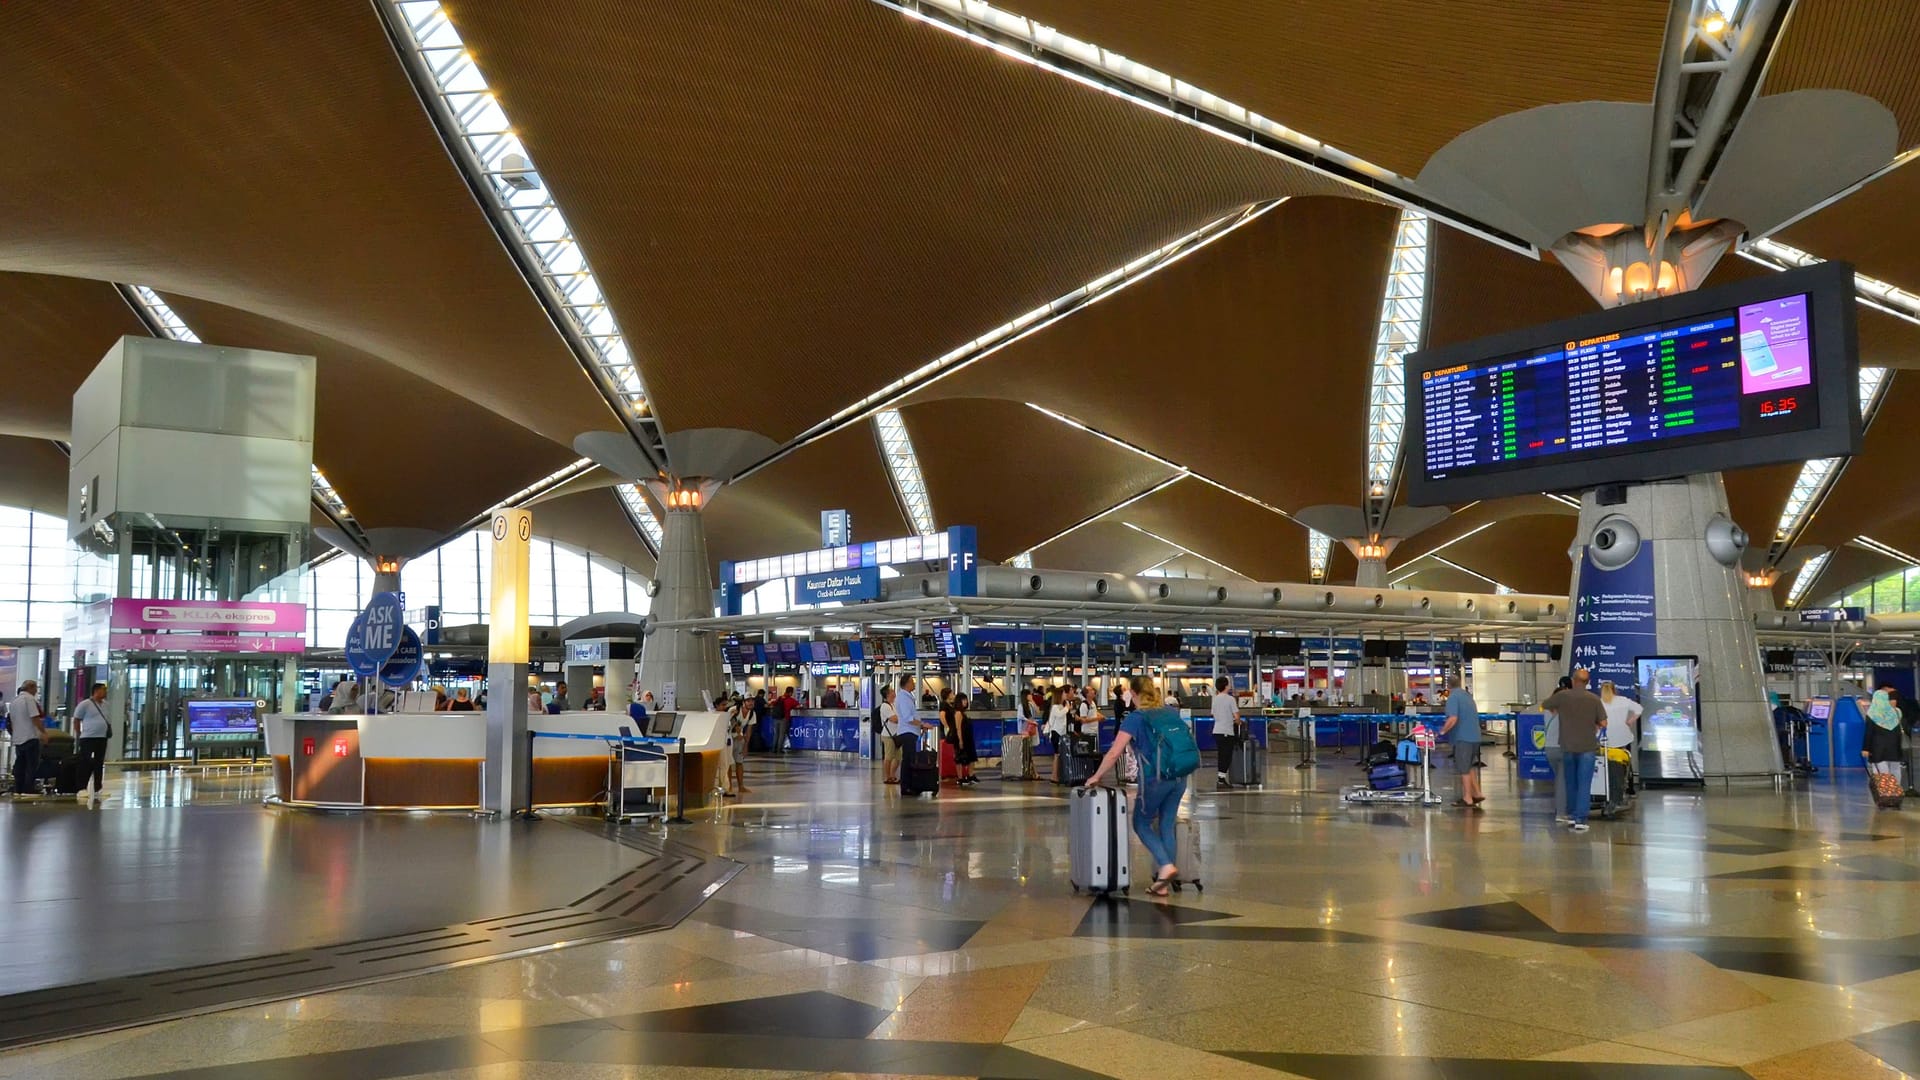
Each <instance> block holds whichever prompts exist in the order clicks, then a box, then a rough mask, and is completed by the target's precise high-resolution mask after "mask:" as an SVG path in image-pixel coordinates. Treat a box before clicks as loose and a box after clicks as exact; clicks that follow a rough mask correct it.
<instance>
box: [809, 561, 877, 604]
mask: <svg viewBox="0 0 1920 1080" xmlns="http://www.w3.org/2000/svg"><path fill="white" fill-rule="evenodd" d="M879 598H880V568H879V567H877V566H860V567H855V568H853V569H849V570H825V571H822V572H820V573H817V574H801V575H799V576H798V577H796V578H794V579H793V602H794V603H796V604H832V603H840V604H848V603H853V602H854V601H857V600H878V599H879Z"/></svg>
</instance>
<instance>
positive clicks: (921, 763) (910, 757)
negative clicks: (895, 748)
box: [900, 746, 940, 796]
mask: <svg viewBox="0 0 1920 1080" xmlns="http://www.w3.org/2000/svg"><path fill="white" fill-rule="evenodd" d="M905 757H906V760H905V761H904V762H903V763H902V765H901V768H900V791H901V793H902V794H904V795H935V796H937V795H939V794H940V755H939V753H937V752H935V751H933V750H926V749H922V748H919V747H917V746H916V747H915V748H913V749H911V750H908V751H907V752H906V755H905Z"/></svg>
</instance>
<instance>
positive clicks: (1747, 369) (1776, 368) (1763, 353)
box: [1739, 293, 1813, 394]
mask: <svg viewBox="0 0 1920 1080" xmlns="http://www.w3.org/2000/svg"><path fill="white" fill-rule="evenodd" d="M1739 329H1740V392H1741V393H1743V394H1771V393H1773V392H1775V391H1778V390H1787V389H1791V388H1792V387H1795V386H1805V385H1807V384H1808V383H1810V382H1812V381H1813V342H1812V340H1811V339H1810V338H1809V337H1808V336H1807V334H1808V329H1807V294H1806V293H1798V294H1795V295H1793V296H1787V297H1782V298H1781V299H1778V300H1769V301H1767V302H1766V303H1764V304H1748V305H1747V306H1746V307H1743V308H1741V309H1740V328H1739Z"/></svg>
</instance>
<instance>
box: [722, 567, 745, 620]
mask: <svg viewBox="0 0 1920 1080" xmlns="http://www.w3.org/2000/svg"><path fill="white" fill-rule="evenodd" d="M733 576H734V571H733V563H731V562H723V563H721V564H720V605H719V606H720V614H722V615H738V614H740V585H739V584H738V583H737V582H735V581H734V580H733Z"/></svg>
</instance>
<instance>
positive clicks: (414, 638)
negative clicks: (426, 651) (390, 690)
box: [380, 626, 421, 689]
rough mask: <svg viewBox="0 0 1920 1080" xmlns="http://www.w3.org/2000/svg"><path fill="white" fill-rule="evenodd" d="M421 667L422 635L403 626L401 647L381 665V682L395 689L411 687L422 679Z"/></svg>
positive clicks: (411, 628)
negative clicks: (414, 682)
mask: <svg viewBox="0 0 1920 1080" xmlns="http://www.w3.org/2000/svg"><path fill="white" fill-rule="evenodd" d="M420 666H421V653H420V635H419V634H416V633H414V632H413V627H411V626H403V627H401V628H400V647H399V648H397V649H395V650H393V655H392V656H390V657H388V658H387V662H386V663H384V664H382V665H380V681H381V682H383V683H385V684H387V685H388V686H391V687H394V688H395V689H398V688H400V687H403V686H407V685H410V684H411V683H412V682H413V680H415V679H417V678H419V677H420Z"/></svg>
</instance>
